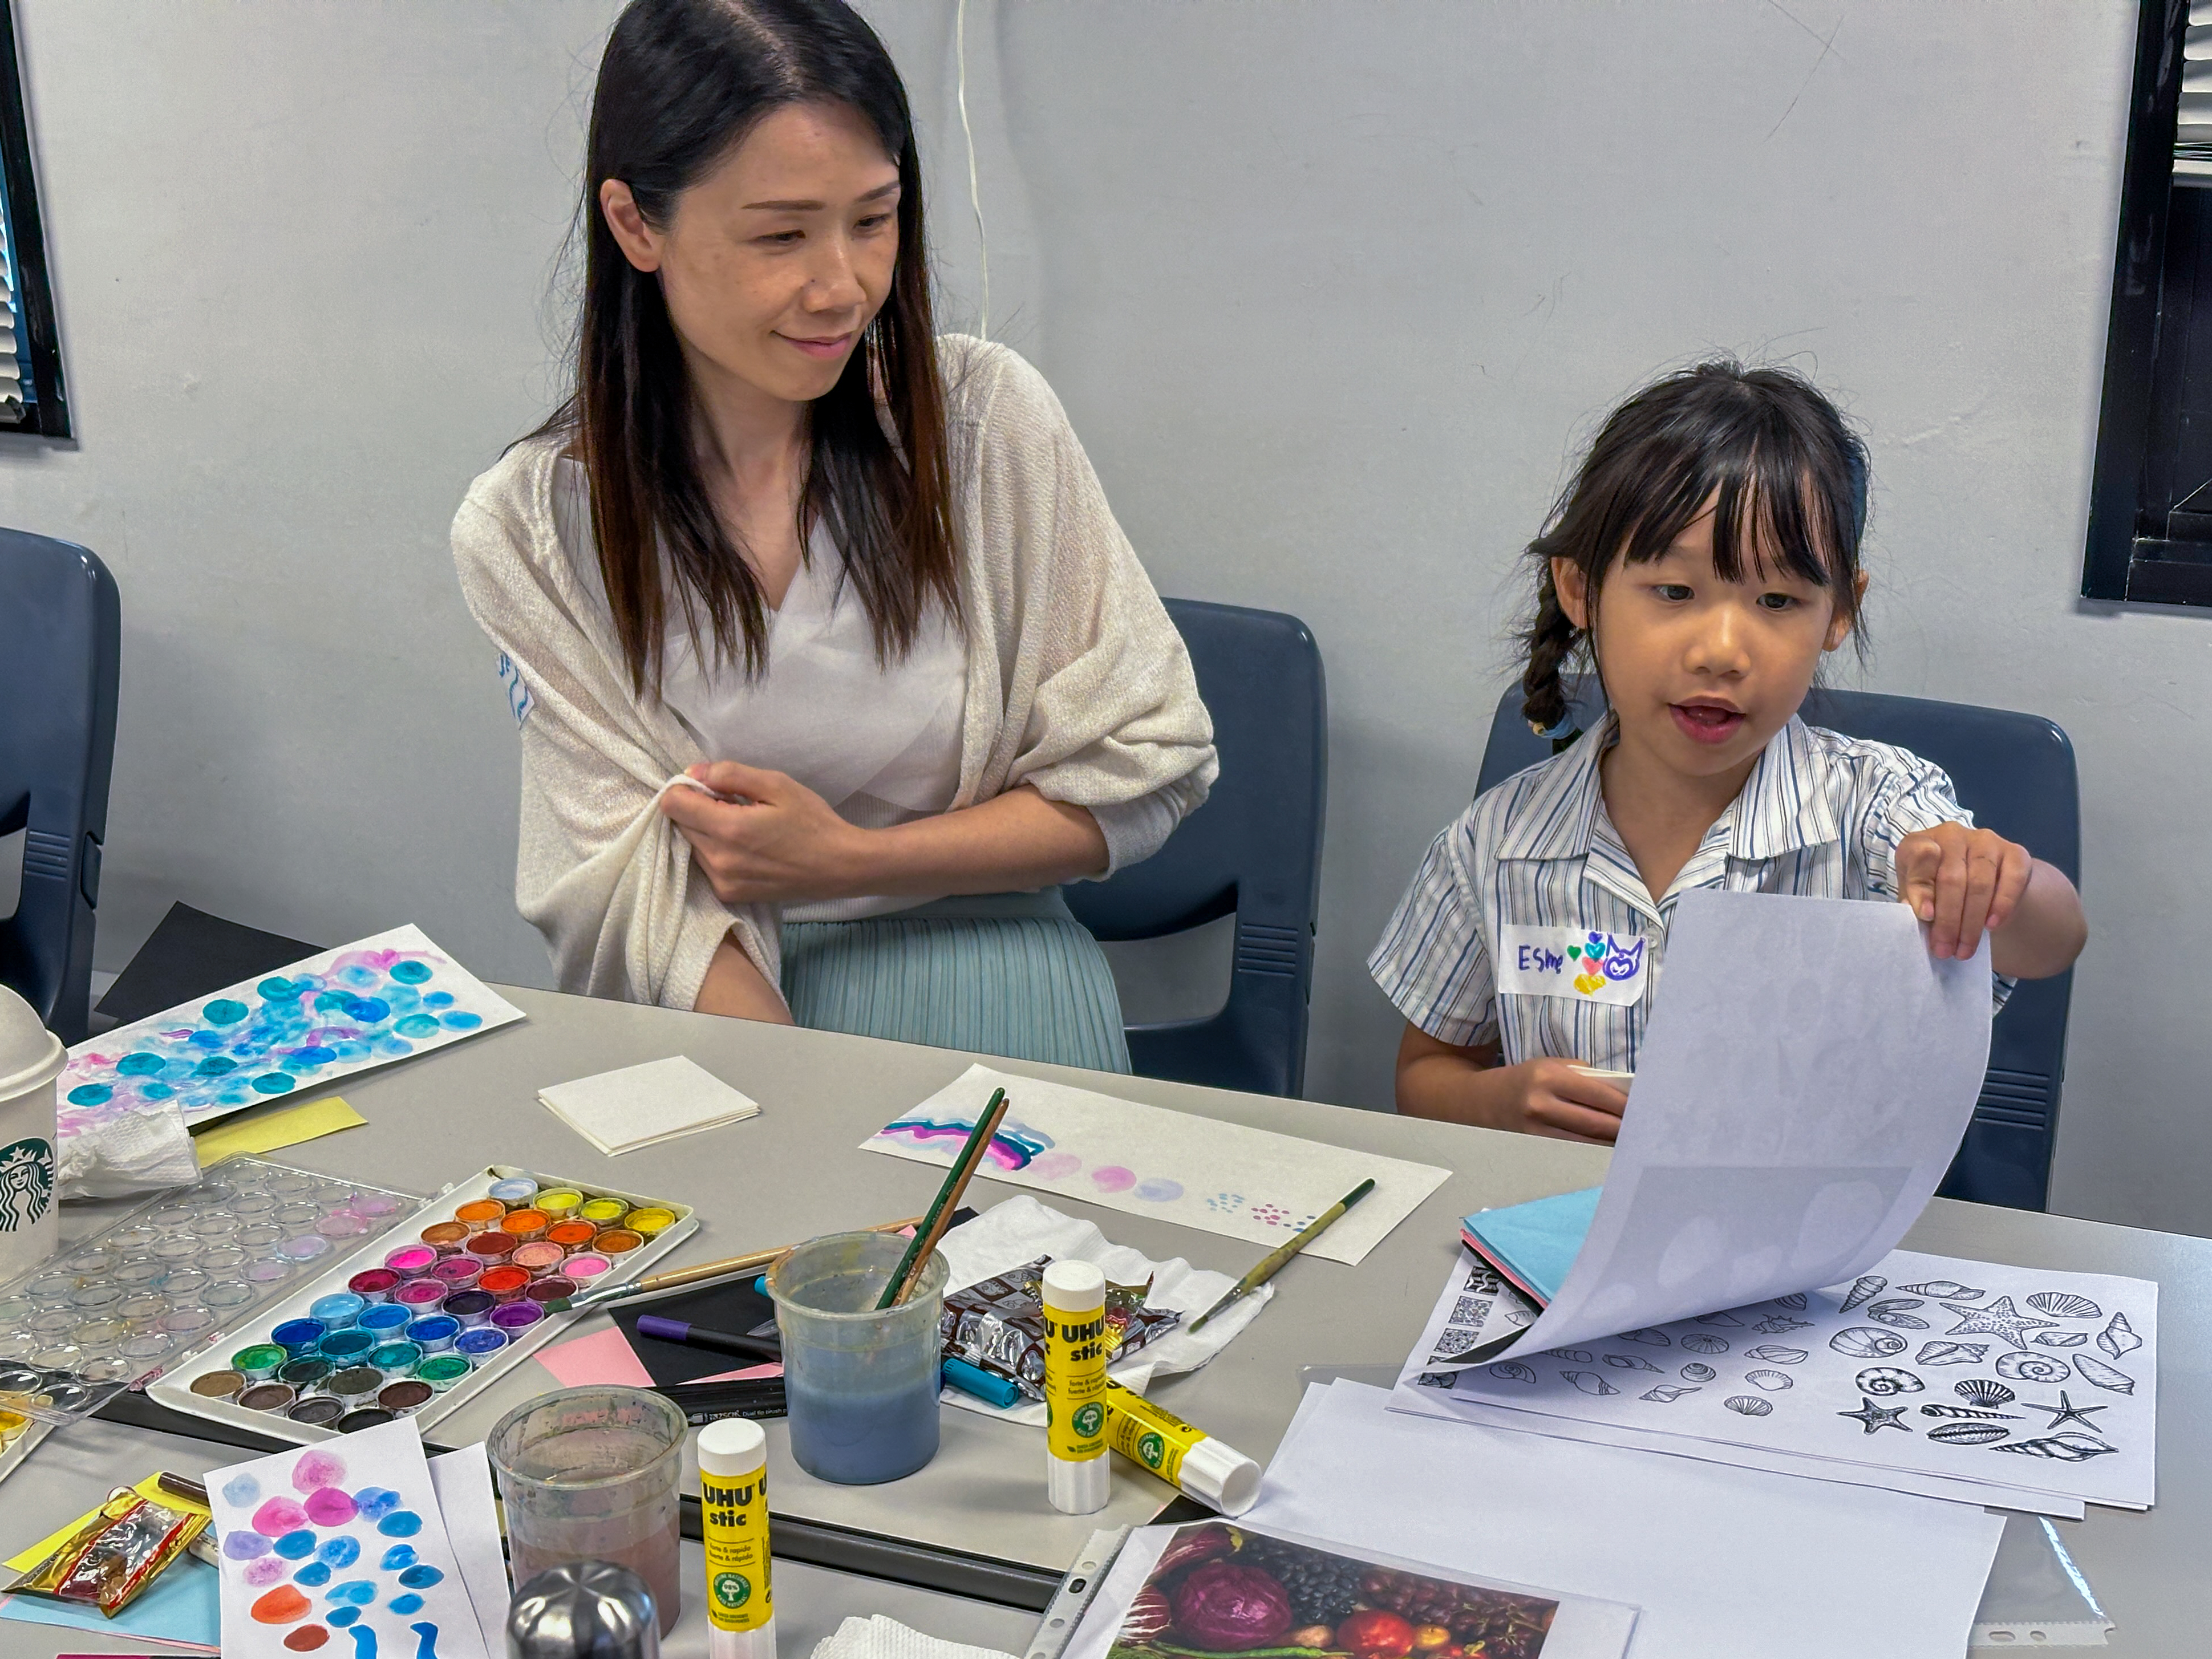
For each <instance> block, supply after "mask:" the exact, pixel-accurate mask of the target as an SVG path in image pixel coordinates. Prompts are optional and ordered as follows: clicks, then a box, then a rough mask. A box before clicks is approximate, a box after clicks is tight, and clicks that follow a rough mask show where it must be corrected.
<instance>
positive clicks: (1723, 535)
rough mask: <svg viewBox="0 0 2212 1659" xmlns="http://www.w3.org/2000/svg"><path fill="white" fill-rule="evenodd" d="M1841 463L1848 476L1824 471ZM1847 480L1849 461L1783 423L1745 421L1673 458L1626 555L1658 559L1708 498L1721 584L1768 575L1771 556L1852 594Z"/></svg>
mask: <svg viewBox="0 0 2212 1659" xmlns="http://www.w3.org/2000/svg"><path fill="white" fill-rule="evenodd" d="M1824 461H1825V462H1826V465H1823V462H1824ZM1839 470H1840V471H1842V472H1843V473H1844V477H1841V478H1839V479H1837V478H1831V477H1829V476H1828V475H1829V474H1830V473H1832V472H1834V471H1839ZM1849 489H1850V477H1849V469H1848V466H1845V467H1844V468H1841V469H1838V467H1837V465H1836V464H1835V461H1834V459H1833V458H1831V457H1821V456H1817V455H1814V454H1812V453H1808V452H1807V447H1806V446H1805V445H1804V444H1803V443H1802V441H1800V440H1799V436H1798V435H1797V434H1796V433H1794V432H1791V431H1790V430H1789V428H1788V427H1787V426H1786V425H1785V424H1784V423H1781V422H1774V423H1772V424H1771V425H1769V426H1768V428H1767V429H1765V430H1763V431H1762V430H1759V429H1756V428H1752V427H1749V426H1739V427H1736V428H1734V429H1732V430H1730V431H1728V432H1726V433H1724V434H1723V435H1718V436H1717V437H1716V438H1714V439H1712V440H1711V441H1707V442H1705V443H1703V444H1699V445H1698V446H1696V447H1692V448H1689V449H1686V450H1685V451H1683V452H1681V453H1679V454H1678V455H1677V456H1675V457H1674V458H1673V459H1672V462H1671V464H1670V465H1667V466H1666V467H1665V468H1664V469H1663V471H1662V482H1661V484H1660V488H1659V489H1657V490H1656V491H1655V492H1654V496H1655V499H1654V500H1653V501H1651V503H1650V507H1649V509H1648V510H1647V511H1646V512H1645V513H1644V514H1643V515H1642V516H1641V517H1640V518H1639V519H1638V520H1637V522H1636V524H1635V526H1634V527H1633V528H1632V530H1631V531H1630V532H1629V533H1628V535H1627V537H1626V546H1625V547H1624V549H1623V552H1622V558H1623V560H1624V562H1626V563H1629V564H1648V563H1650V562H1651V561H1652V560H1654V559H1656V558H1659V557H1662V556H1663V555H1664V554H1665V553H1666V551H1667V550H1668V548H1669V547H1671V546H1672V545H1673V544H1674V538H1676V537H1677V536H1680V534H1681V533H1682V532H1684V531H1685V530H1686V529H1688V528H1689V527H1690V526H1692V524H1694V523H1696V522H1697V520H1698V519H1699V516H1700V515H1701V514H1703V513H1704V512H1705V507H1706V504H1707V503H1708V502H1710V503H1711V505H1712V508H1713V569H1714V572H1715V574H1717V575H1718V576H1719V577H1720V578H1721V580H1723V581H1729V582H1740V581H1744V580H1751V579H1754V578H1758V577H1763V576H1765V574H1767V572H1768V570H1769V569H1770V568H1771V563H1770V559H1771V562H1772V563H1778V564H1779V565H1780V567H1781V568H1782V569H1783V570H1784V571H1785V572H1787V573H1788V574H1790V575H1792V576H1795V577H1796V578H1797V579H1798V580H1801V581H1807V582H1810V583H1812V584H1813V585H1814V586H1816V587H1822V588H1826V589H1829V590H1830V591H1831V592H1837V593H1838V594H1842V595H1844V596H1848V595H1849V594H1850V592H1851V582H1850V574H1849V569H1848V566H1847V560H1848V558H1849V555H1848V554H1847V553H1846V551H1845V549H1846V547H1847V545H1848V538H1849V534H1850V532H1849V528H1848V527H1849V526H1850V525H1851V524H1852V523H1853V522H1854V520H1855V516H1856V515H1855V510H1854V506H1853V503H1852V502H1851V501H1850V497H1849V495H1848V490H1849ZM1839 490H1840V491H1841V492H1844V493H1842V495H1841V497H1840V498H1838V492H1839Z"/></svg>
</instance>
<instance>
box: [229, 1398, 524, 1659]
mask: <svg viewBox="0 0 2212 1659" xmlns="http://www.w3.org/2000/svg"><path fill="white" fill-rule="evenodd" d="M389 1430H398V1431H401V1432H400V1433H398V1434H391V1433H388V1432H387V1431H389ZM368 1436H379V1437H381V1438H380V1439H379V1440H377V1441H375V1442H374V1443H371V1442H370V1441H368V1439H367V1437H368ZM372 1445H373V1447H374V1449H373V1452H372V1450H371V1447H372ZM364 1454H368V1455H364ZM349 1463H350V1464H352V1465H353V1468H352V1469H351V1470H350V1472H349V1468H348V1465H349ZM363 1475H377V1476H380V1477H381V1479H382V1480H388V1481H391V1482H392V1485H389V1486H386V1485H382V1484H379V1482H378V1481H377V1480H363V1479H362V1476H363ZM210 1486H212V1487H213V1488H214V1491H213V1492H212V1494H211V1496H212V1498H213V1500H214V1504H213V1506H214V1509H215V1511H216V1524H217V1528H218V1530H219V1532H220V1538H221V1541H220V1544H219V1553H220V1555H221V1557H222V1578H223V1581H224V1586H225V1588H224V1591H223V1607H224V1611H223V1633H222V1634H223V1644H222V1645H223V1651H224V1653H225V1654H226V1655H238V1656H244V1659H259V1656H268V1659H275V1656H277V1655H280V1654H290V1653H314V1652H318V1651H320V1650H323V1649H325V1647H328V1648H329V1649H330V1651H331V1654H332V1655H334V1656H338V1659H345V1656H346V1655H347V1650H348V1649H350V1650H351V1654H350V1659H482V1656H483V1644H482V1642H481V1641H480V1639H479V1631H478V1628H477V1625H476V1622H475V1619H474V1615H473V1614H472V1613H468V1614H466V1616H465V1617H463V1618H457V1617H455V1616H454V1615H455V1610H456V1608H457V1607H459V1608H461V1609H464V1610H465V1608H466V1605H467V1604H466V1599H465V1587H464V1586H461V1585H460V1584H459V1580H458V1578H457V1577H455V1573H456V1571H457V1570H456V1569H455V1567H454V1566H453V1561H452V1557H451V1555H450V1553H449V1552H450V1545H449V1544H448V1543H447V1541H446V1539H445V1534H444V1531H443V1528H442V1527H441V1525H440V1524H439V1519H438V1510H437V1506H436V1497H435V1491H434V1490H433V1488H432V1487H431V1486H430V1483H429V1472H428V1468H427V1466H426V1465H424V1463H423V1462H422V1449H421V1442H420V1440H419V1439H418V1438H416V1437H414V1434H413V1431H412V1429H411V1426H410V1425H406V1424H404V1423H395V1424H391V1425H386V1426H385V1428H382V1429H373V1430H368V1431H364V1436H363V1437H362V1438H361V1439H359V1440H356V1441H351V1442H348V1443H344V1444H343V1446H341V1447H327V1446H317V1447H310V1448H308V1449H306V1450H303V1451H300V1452H296V1453H291V1454H279V1455H277V1456H276V1457H271V1458H266V1459H261V1460H258V1461H257V1462H253V1463H249V1464H246V1465H243V1466H240V1467H238V1468H234V1469H232V1470H230V1471H227V1472H225V1473H224V1475H223V1478H222V1479H220V1480H214V1479H211V1480H210ZM410 1494H413V1495H411V1496H410ZM426 1512H427V1513H426ZM403 1540H413V1542H405V1541H403ZM426 1558H427V1559H426ZM440 1586H445V1587H446V1588H444V1589H440V1588H439V1587H440ZM457 1595H458V1597H459V1599H458V1600H457ZM441 1632H442V1639H443V1641H444V1646H443V1648H442V1650H441V1645H440V1644H441Z"/></svg>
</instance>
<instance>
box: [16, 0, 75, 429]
mask: <svg viewBox="0 0 2212 1659" xmlns="http://www.w3.org/2000/svg"><path fill="white" fill-rule="evenodd" d="M0 168H4V172H5V178H6V180H7V191H8V204H7V211H8V228H9V240H10V241H11V243H12V244H13V247H12V252H13V253H14V256H15V311H16V315H17V317H18V318H19V319H21V325H22V332H21V336H20V337H19V342H18V343H20V344H21V346H22V348H23V352H22V359H21V361H22V362H23V364H24V367H25V368H26V370H27V373H28V374H29V377H30V381H31V386H32V388H33V391H34V392H36V394H37V397H36V400H35V401H33V402H27V403H26V404H24V405H23V413H24V418H23V419H22V420H20V421H10V420H8V419H6V418H4V417H0V433H26V434H32V435H36V436H39V437H42V438H66V437H69V436H70V435H71V433H70V410H69V393H68V390H67V388H66V386H64V383H63V380H62V356H61V337H60V333H59V331H58V329H57V328H56V327H55V324H54V291H53V285H52V280H51V279H50V277H49V276H48V274H47V270H46V227H45V223H44V222H43V220H42V219H41V217H40V212H39V183H38V169H37V167H35V166H33V161H32V156H31V128H30V122H29V119H28V118H27V116H26V114H25V112H24V107H23V76H22V72H21V65H20V64H19V63H18V61H17V59H16V56H15V0H0Z"/></svg>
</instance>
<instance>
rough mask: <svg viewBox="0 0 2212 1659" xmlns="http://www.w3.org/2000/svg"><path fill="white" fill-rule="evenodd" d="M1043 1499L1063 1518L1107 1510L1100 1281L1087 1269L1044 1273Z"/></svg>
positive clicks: (1109, 1482) (1077, 1264) (1066, 1266)
mask: <svg viewBox="0 0 2212 1659" xmlns="http://www.w3.org/2000/svg"><path fill="white" fill-rule="evenodd" d="M1042 1301H1043V1303H1044V1409H1045V1430H1044V1433H1045V1494H1046V1496H1047V1497H1048V1498H1051V1500H1052V1506H1053V1508H1054V1509H1056V1510H1059V1511H1060V1513H1061V1514H1063V1515H1090V1514H1092V1513H1093V1512H1095V1511H1097V1510H1103V1509H1104V1508H1105V1507H1106V1499H1107V1498H1108V1497H1109V1495H1110V1493H1111V1491H1112V1488H1113V1484H1114V1471H1113V1469H1112V1468H1110V1467H1109V1464H1108V1463H1107V1461H1106V1275H1105V1274H1104V1273H1102V1272H1100V1271H1099V1269H1098V1268H1097V1266H1096V1265H1095V1264H1094V1263H1091V1262H1089V1261H1054V1262H1053V1263H1051V1264H1050V1265H1048V1267H1046V1268H1045V1270H1044V1294H1043V1297H1042Z"/></svg>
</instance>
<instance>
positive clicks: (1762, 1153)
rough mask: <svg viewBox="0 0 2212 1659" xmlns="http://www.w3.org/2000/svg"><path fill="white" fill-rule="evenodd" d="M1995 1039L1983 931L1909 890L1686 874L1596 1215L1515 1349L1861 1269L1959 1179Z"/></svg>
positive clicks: (1680, 1314)
mask: <svg viewBox="0 0 2212 1659" xmlns="http://www.w3.org/2000/svg"><path fill="white" fill-rule="evenodd" d="M1989 1050H1990V964H1989V945H1988V941H1987V940H1986V939H1984V942H1983V946H1982V949H1981V951H1979V952H1978V954H1977V955H1976V956H1975V957H1974V958H1973V959H1972V961H1971V962H1955V961H1942V962H1938V961H1936V959H1935V958H1933V957H1930V956H1929V954H1928V948H1927V945H1926V943H1925V942H1924V939H1923V933H1922V929H1921V927H1920V924H1919V923H1918V922H1917V921H1915V920H1914V919H1913V916H1912V913H1911V911H1910V910H1908V909H1907V908H1905V906H1904V905H1902V904H1870V903H1866V902H1852V901H1850V900H1845V899H1816V898H1798V897H1794V896H1784V895H1781V894H1774V893H1722V892H1712V891H1708V890H1695V891H1692V892H1686V893H1684V894H1683V895H1681V896H1680V898H1679V899H1678V900H1677V901H1676V902H1675V910H1674V922H1673V924H1672V925H1671V926H1670V927H1669V928H1668V938H1667V961H1666V975H1665V977H1664V978H1663V979H1662V981H1660V986H1659V994H1658V997H1657V999H1656V1001H1655V1002H1654V1004H1653V1006H1652V1011H1651V1023H1650V1028H1649V1030H1647V1032H1646V1034H1645V1036H1644V1043H1643V1046H1642V1048H1641V1049H1640V1050H1639V1051H1638V1057H1637V1063H1636V1089H1635V1093H1634V1097H1633V1103H1632V1106H1631V1108H1630V1109H1629V1111H1628V1112H1627V1113H1626V1115H1625V1116H1623V1118H1622V1119H1621V1131H1620V1141H1619V1143H1618V1144H1617V1145H1616V1146H1615V1147H1614V1149H1613V1163H1612V1165H1611V1167H1610V1168H1609V1169H1608V1170H1607V1174H1606V1180H1605V1192H1604V1195H1603V1196H1602V1197H1601V1199H1600V1200H1598V1208H1597V1215H1596V1218H1595V1219H1594V1220H1593V1221H1592V1222H1591V1223H1590V1230H1589V1235H1588V1237H1586V1238H1585V1239H1584V1241H1583V1248H1582V1252H1581V1254H1580V1255H1577V1257H1576V1258H1575V1265H1574V1267H1572V1268H1571V1269H1570V1270H1569V1272H1568V1273H1567V1278H1566V1282H1565V1284H1563V1285H1560V1287H1559V1294H1558V1295H1557V1296H1556V1297H1553V1299H1552V1303H1551V1305H1550V1306H1549V1307H1547V1309H1546V1310H1544V1316H1543V1317H1542V1318H1541V1319H1539V1320H1538V1321H1537V1322H1536V1323H1535V1324H1534V1326H1532V1327H1531V1328H1529V1329H1528V1332H1527V1333H1526V1334H1524V1335H1523V1336H1522V1338H1521V1339H1520V1340H1518V1341H1517V1342H1516V1343H1514V1344H1513V1345H1512V1346H1510V1347H1509V1348H1507V1349H1505V1350H1504V1351H1503V1352H1504V1355H1506V1356H1523V1355H1527V1354H1528V1353H1533V1352H1536V1351H1537V1350H1539V1349H1543V1348H1554V1347H1560V1346H1577V1345H1581V1344H1583V1343H1586V1342H1587V1341H1588V1340H1591V1339H1594V1338H1599V1337H1604V1336H1609V1335H1611V1334H1613V1333H1614V1332H1617V1331H1623V1330H1631V1329H1633V1328H1637V1327H1638V1326H1649V1325H1664V1324H1666V1323H1667V1322H1669V1321H1670V1320H1676V1319H1682V1318H1686V1317H1688V1316H1691V1315H1693V1314H1701V1313H1708V1312H1710V1311H1711V1310H1714V1309H1716V1308H1734V1307H1741V1306H1742V1305H1743V1304H1747V1303H1751V1302H1757V1301H1759V1300H1762V1299H1764V1298H1765V1297H1774V1296H1781V1295H1784V1294H1787V1293H1788V1292H1790V1291H1803V1290H1808V1289H1810V1288H1811V1287H1812V1286H1814V1285H1832V1284H1834V1283H1836V1282H1837V1281H1838V1280H1839V1279H1850V1278H1851V1277H1853V1276H1854V1275H1856V1274H1857V1273H1862V1272H1863V1271H1864V1270H1865V1269H1866V1268H1867V1267H1870V1266H1871V1265H1872V1264H1873V1263H1874V1262H1875V1261H1879V1260H1880V1259H1881V1257H1882V1256H1883V1255H1887V1253H1888V1252H1889V1251H1890V1250H1891V1249H1894V1248H1895V1247H1896V1244H1897V1242H1898V1240H1899V1239H1900V1238H1902V1237H1905V1229H1907V1228H1908V1227H1910V1226H1911V1225H1912V1223H1913V1222H1914V1221H1915V1220H1916V1219H1917V1218H1918V1217H1919V1214H1920V1212H1921V1211H1922V1210H1923V1208H1925V1207H1926V1206H1927V1203H1928V1200H1929V1197H1930V1196H1932V1195H1933V1194H1934V1193H1935V1191H1936V1184H1937V1183H1938V1182H1941V1181H1942V1178H1943V1172H1944V1170H1946V1169H1948V1167H1949V1165H1950V1162H1951V1158H1952V1155H1953V1154H1954V1152H1957V1150H1958V1147H1959V1139H1960V1136H1961V1135H1962V1134H1964V1133H1966V1121H1967V1119H1968V1118H1969V1117H1970V1116H1971V1115H1972V1112H1973V1109H1974V1101H1975V1098H1976V1097H1977V1096H1978V1094H1979V1092H1980V1091H1981V1085H1982V1074H1983V1072H1984V1068H1985V1067H1986V1066H1987V1065H1988V1063H1989Z"/></svg>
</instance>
